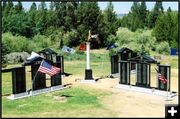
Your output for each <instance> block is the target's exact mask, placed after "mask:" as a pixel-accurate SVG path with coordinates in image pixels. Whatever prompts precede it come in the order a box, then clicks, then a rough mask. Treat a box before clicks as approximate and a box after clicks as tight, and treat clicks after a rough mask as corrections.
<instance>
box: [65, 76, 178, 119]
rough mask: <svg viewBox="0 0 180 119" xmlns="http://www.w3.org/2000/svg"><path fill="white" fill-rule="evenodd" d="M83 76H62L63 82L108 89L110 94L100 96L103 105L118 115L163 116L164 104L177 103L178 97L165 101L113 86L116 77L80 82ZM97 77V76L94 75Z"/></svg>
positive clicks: (174, 82)
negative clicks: (86, 82) (87, 82)
mask: <svg viewBox="0 0 180 119" xmlns="http://www.w3.org/2000/svg"><path fill="white" fill-rule="evenodd" d="M82 78H83V77H79V76H69V77H64V78H63V83H72V85H73V86H82V87H90V88H93V89H97V90H99V91H102V90H103V91H108V92H111V93H112V95H108V96H105V97H102V98H98V99H99V100H101V103H102V104H103V105H104V107H105V108H106V109H108V110H111V111H112V112H115V113H117V114H118V117H164V116H165V104H178V98H177V96H176V98H174V99H172V100H171V101H167V100H166V99H167V98H166V97H161V96H156V95H150V94H145V93H140V92H133V91H126V90H123V89H115V88H113V87H114V86H115V85H117V84H118V82H119V79H118V78H113V79H112V78H104V79H99V80H98V81H97V82H96V83H94V84H84V83H80V80H82ZM95 78H98V77H95ZM176 83H177V80H176V79H174V80H173V81H172V87H173V86H175V87H176V86H177V84H176Z"/></svg>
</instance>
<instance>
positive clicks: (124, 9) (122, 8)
mask: <svg viewBox="0 0 180 119" xmlns="http://www.w3.org/2000/svg"><path fill="white" fill-rule="evenodd" d="M22 3H23V7H24V8H25V9H29V8H30V6H31V4H32V2H22ZM36 3H37V5H38V4H39V3H40V2H36ZM46 3H47V6H48V3H49V2H46ZM107 3H108V2H98V5H99V7H100V9H101V10H104V9H105V8H106V7H107ZM112 3H113V5H114V10H115V11H116V13H128V12H129V11H130V9H131V6H132V4H133V2H112ZM15 4H16V2H15ZM154 4H155V2H146V6H147V9H149V10H151V9H152V8H153V7H154ZM163 7H164V10H167V8H168V7H171V9H172V10H178V2H163Z"/></svg>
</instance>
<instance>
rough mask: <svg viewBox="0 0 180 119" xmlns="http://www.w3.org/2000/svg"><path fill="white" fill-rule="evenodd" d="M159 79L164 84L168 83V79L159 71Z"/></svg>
mask: <svg viewBox="0 0 180 119" xmlns="http://www.w3.org/2000/svg"><path fill="white" fill-rule="evenodd" d="M158 79H159V80H160V81H161V82H162V83H163V84H166V83H167V79H166V78H165V77H164V76H163V75H162V74H161V73H158Z"/></svg>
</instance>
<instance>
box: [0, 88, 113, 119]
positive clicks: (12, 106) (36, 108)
mask: <svg viewBox="0 0 180 119" xmlns="http://www.w3.org/2000/svg"><path fill="white" fill-rule="evenodd" d="M62 95H66V96H69V97H67V98H66V99H65V100H64V101H62V100H58V99H54V97H57V96H62ZM106 95H110V93H108V92H98V91H96V90H93V89H87V88H82V87H72V88H69V89H65V90H60V91H55V92H51V93H48V94H41V95H38V96H33V97H27V98H24V99H19V100H13V101H12V100H8V99H6V97H3V98H2V102H3V103H2V109H3V110H2V112H3V113H2V116H3V117H99V116H100V117H103V116H105V117H106V116H116V114H115V113H114V112H111V111H110V110H108V109H106V108H104V107H103V105H102V104H101V102H100V101H99V98H102V97H104V96H106Z"/></svg>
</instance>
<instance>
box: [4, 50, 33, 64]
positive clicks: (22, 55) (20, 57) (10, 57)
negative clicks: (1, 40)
mask: <svg viewBox="0 0 180 119" xmlns="http://www.w3.org/2000/svg"><path fill="white" fill-rule="evenodd" d="M29 56H30V54H28V53H27V52H13V53H10V54H7V55H5V57H6V60H7V63H9V64H14V63H22V62H25V61H26V59H27V58H28V57H29Z"/></svg>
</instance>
